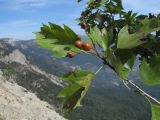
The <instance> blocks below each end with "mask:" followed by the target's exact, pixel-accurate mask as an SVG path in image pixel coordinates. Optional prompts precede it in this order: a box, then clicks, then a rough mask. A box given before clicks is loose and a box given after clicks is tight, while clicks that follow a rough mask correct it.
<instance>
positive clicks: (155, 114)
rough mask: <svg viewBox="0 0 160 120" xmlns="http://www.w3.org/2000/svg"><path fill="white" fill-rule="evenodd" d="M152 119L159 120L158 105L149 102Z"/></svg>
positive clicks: (159, 108) (159, 110) (159, 109)
mask: <svg viewBox="0 0 160 120" xmlns="http://www.w3.org/2000/svg"><path fill="white" fill-rule="evenodd" d="M151 110H152V120H160V106H159V105H156V104H152V103H151Z"/></svg>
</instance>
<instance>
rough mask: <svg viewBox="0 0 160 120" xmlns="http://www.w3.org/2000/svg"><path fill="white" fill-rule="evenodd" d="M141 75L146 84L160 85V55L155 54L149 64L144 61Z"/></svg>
mask: <svg viewBox="0 0 160 120" xmlns="http://www.w3.org/2000/svg"><path fill="white" fill-rule="evenodd" d="M140 75H141V78H142V80H143V82H144V84H147V85H156V84H160V54H154V55H153V57H152V58H151V60H150V61H149V62H148V61H147V60H146V59H143V61H142V63H141V66H140Z"/></svg>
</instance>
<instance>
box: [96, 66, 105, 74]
mask: <svg viewBox="0 0 160 120" xmlns="http://www.w3.org/2000/svg"><path fill="white" fill-rule="evenodd" d="M103 67H104V65H102V66H101V67H100V68H99V69H98V70H97V71H96V72H95V75H97V74H98V73H99V72H100V71H101V69H102V68H103Z"/></svg>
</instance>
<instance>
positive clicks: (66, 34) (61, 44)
mask: <svg viewBox="0 0 160 120" xmlns="http://www.w3.org/2000/svg"><path fill="white" fill-rule="evenodd" d="M35 35H36V43H37V44H38V45H40V46H41V47H42V48H46V49H48V50H50V51H51V52H52V53H53V56H54V57H57V58H61V57H65V56H66V55H67V53H68V51H73V52H76V53H79V52H80V49H78V48H77V47H76V46H75V41H76V40H77V35H76V33H74V31H72V30H71V29H70V28H69V27H68V26H66V25H64V29H63V28H62V27H60V26H59V25H56V24H53V23H51V22H49V26H47V25H43V26H42V27H41V32H35Z"/></svg>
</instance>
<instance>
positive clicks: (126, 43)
mask: <svg viewBox="0 0 160 120" xmlns="http://www.w3.org/2000/svg"><path fill="white" fill-rule="evenodd" d="M140 22H141V24H142V25H141V27H140V30H139V31H138V32H136V33H133V34H129V33H128V26H127V25H126V26H124V27H123V28H122V29H121V30H120V32H119V34H118V43H117V48H121V49H131V48H134V47H137V46H139V45H141V44H143V43H145V41H141V40H140V39H141V38H142V36H144V35H147V34H149V33H151V32H154V31H158V30H160V20H159V19H158V18H152V19H150V20H149V19H148V18H146V19H144V20H141V21H140Z"/></svg>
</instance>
